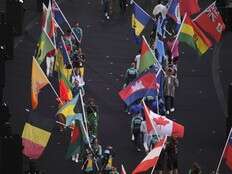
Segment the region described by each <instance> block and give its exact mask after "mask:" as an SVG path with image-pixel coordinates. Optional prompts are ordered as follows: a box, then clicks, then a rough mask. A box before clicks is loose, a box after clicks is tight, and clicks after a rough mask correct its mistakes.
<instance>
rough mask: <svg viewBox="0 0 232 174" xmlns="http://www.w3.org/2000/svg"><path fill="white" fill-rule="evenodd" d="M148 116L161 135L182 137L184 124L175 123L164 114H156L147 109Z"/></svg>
mask: <svg viewBox="0 0 232 174" xmlns="http://www.w3.org/2000/svg"><path fill="white" fill-rule="evenodd" d="M149 113H150V117H151V118H152V119H153V121H154V125H155V128H156V131H157V133H158V135H160V136H161V137H163V136H175V137H179V138H183V137H184V126H182V125H181V124H179V123H176V122H174V121H172V120H170V119H168V118H166V117H165V116H161V115H158V114H156V113H154V112H152V111H151V110H149Z"/></svg>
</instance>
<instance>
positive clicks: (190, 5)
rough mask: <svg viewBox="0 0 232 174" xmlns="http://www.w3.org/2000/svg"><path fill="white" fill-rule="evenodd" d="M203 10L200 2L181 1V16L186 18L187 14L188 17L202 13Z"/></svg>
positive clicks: (191, 0) (194, 0)
mask: <svg viewBox="0 0 232 174" xmlns="http://www.w3.org/2000/svg"><path fill="white" fill-rule="evenodd" d="M200 11H201V9H200V7H199V5H198V0H180V15H181V16H184V15H185V13H187V15H188V16H191V15H193V14H196V13H198V12H200Z"/></svg>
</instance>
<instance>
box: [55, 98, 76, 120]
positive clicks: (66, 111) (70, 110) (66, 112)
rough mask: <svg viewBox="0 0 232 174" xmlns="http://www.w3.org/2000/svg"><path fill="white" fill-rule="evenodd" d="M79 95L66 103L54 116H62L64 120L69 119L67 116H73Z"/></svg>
mask: <svg viewBox="0 0 232 174" xmlns="http://www.w3.org/2000/svg"><path fill="white" fill-rule="evenodd" d="M79 95H80V94H77V95H76V96H75V97H74V98H73V99H72V100H71V101H69V102H67V103H66V104H64V105H63V106H62V107H61V108H60V109H59V110H58V111H57V113H56V115H58V114H62V115H63V116H64V117H65V118H67V117H69V116H75V115H76V113H75V112H74V108H75V106H76V104H77V101H78V99H79Z"/></svg>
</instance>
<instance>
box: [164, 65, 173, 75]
mask: <svg viewBox="0 0 232 174" xmlns="http://www.w3.org/2000/svg"><path fill="white" fill-rule="evenodd" d="M166 73H167V75H172V74H173V69H172V68H171V67H168V68H167V70H166Z"/></svg>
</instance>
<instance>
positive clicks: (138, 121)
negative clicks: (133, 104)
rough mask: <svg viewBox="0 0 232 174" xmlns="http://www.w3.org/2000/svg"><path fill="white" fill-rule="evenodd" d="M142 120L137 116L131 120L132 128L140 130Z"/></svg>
mask: <svg viewBox="0 0 232 174" xmlns="http://www.w3.org/2000/svg"><path fill="white" fill-rule="evenodd" d="M142 121H143V120H142V119H141V118H139V117H137V118H135V119H134V121H133V125H134V130H140V126H141V123H142Z"/></svg>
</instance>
